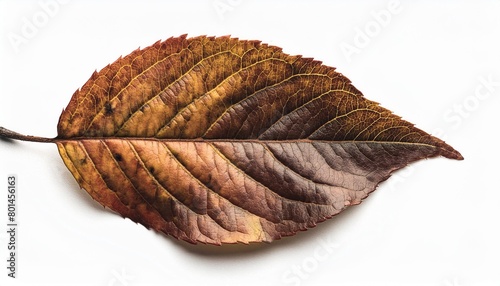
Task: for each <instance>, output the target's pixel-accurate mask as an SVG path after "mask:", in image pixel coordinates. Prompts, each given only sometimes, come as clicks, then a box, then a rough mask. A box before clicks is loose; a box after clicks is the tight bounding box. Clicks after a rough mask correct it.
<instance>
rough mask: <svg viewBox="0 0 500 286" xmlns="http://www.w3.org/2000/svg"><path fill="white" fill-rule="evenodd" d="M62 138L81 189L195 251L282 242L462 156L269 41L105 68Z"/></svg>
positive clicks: (150, 54) (162, 45)
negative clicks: (416, 167) (396, 182)
mask: <svg viewBox="0 0 500 286" xmlns="http://www.w3.org/2000/svg"><path fill="white" fill-rule="evenodd" d="M0 135H1V136H3V137H8V138H13V139H20V140H28V141H39V142H53V143H56V144H57V147H58V149H59V153H60V154H61V157H62V159H63V160H64V163H65V164H66V166H67V167H68V169H69V170H70V171H71V173H72V174H73V176H74V177H75V179H76V180H77V181H78V183H79V184H80V186H81V187H82V188H83V189H85V190H86V191H87V192H88V193H89V194H90V195H91V196H92V198H94V199H95V200H96V201H98V202H99V203H100V204H102V205H103V206H105V207H108V208H110V209H112V210H114V211H116V212H118V213H119V214H121V215H122V216H124V217H128V218H130V219H132V220H134V221H136V222H139V223H141V224H143V225H145V226H146V227H148V228H153V229H155V230H157V231H161V232H164V233H166V234H170V235H172V236H174V237H176V238H178V239H182V240H185V241H187V242H190V243H198V242H202V243H209V244H221V243H236V242H243V243H248V242H259V241H266V242H270V241H273V240H275V239H279V238H281V237H283V236H289V235H293V234H295V233H297V232H298V231H300V230H305V229H308V228H311V227H314V226H316V224H317V223H318V222H321V221H324V220H326V219H328V218H330V217H332V216H334V215H336V214H338V213H339V212H341V211H342V210H344V209H345V208H347V207H348V206H351V205H356V204H359V203H360V202H361V200H363V199H364V198H366V197H367V196H368V194H369V193H370V192H372V191H373V190H374V189H375V188H376V187H377V185H378V184H379V183H380V182H381V181H384V180H386V179H387V178H388V177H389V176H390V174H391V173H392V172H393V171H395V170H397V169H400V168H402V167H404V166H406V165H407V164H409V163H411V162H413V161H416V160H419V159H423V158H429V157H435V156H439V155H441V156H444V157H447V158H451V159H458V160H461V159H463V158H462V156H461V155H460V153H458V152H457V151H456V150H454V149H453V148H452V147H451V146H449V145H447V144H446V143H444V142H443V141H441V140H439V139H437V138H435V137H433V136H431V135H429V134H427V133H425V132H424V131H422V130H420V129H417V128H415V127H414V126H413V124H411V123H409V122H406V121H404V120H402V119H401V118H400V117H399V116H396V115H394V114H393V113H392V112H391V111H389V110H387V109H385V108H382V107H380V106H379V105H378V103H375V102H373V101H370V100H367V99H365V98H364V97H363V95H362V94H361V92H359V91H358V90H357V89H356V88H354V87H353V86H352V85H351V83H350V81H349V80H348V79H347V78H346V77H345V76H343V75H342V74H340V73H338V72H336V71H335V69H334V68H331V67H327V66H324V65H322V64H321V62H319V61H315V60H313V59H308V58H303V57H301V56H290V55H287V54H285V53H283V52H282V51H281V49H280V48H278V47H274V46H269V45H266V44H261V43H260V42H258V41H241V40H238V39H235V38H229V37H219V38H214V37H204V36H201V37H196V38H186V36H181V37H178V38H170V39H168V40H166V41H163V42H157V43H155V44H154V45H152V46H150V47H147V48H145V49H142V50H136V51H134V52H132V53H131V54H129V55H128V56H126V57H123V58H119V59H118V60H117V61H116V62H114V63H113V64H111V65H108V66H107V67H105V68H104V69H102V70H101V71H100V72H95V73H94V74H93V75H92V76H91V78H90V79H89V80H88V81H87V83H85V85H84V86H83V87H82V88H81V89H80V90H78V91H76V92H75V94H74V95H73V97H72V98H71V101H70V103H69V105H68V106H67V108H66V109H65V110H64V111H63V113H62V114H61V117H60V120H59V124H58V136H57V137H56V138H53V139H47V138H40V137H33V136H25V135H21V134H18V133H15V132H12V131H9V130H7V129H4V128H1V129H0Z"/></svg>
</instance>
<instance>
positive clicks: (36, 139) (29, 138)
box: [0, 127, 56, 143]
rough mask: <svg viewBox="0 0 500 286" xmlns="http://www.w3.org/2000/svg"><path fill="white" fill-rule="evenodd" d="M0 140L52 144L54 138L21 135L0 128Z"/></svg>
mask: <svg viewBox="0 0 500 286" xmlns="http://www.w3.org/2000/svg"><path fill="white" fill-rule="evenodd" d="M0 138H7V139H15V140H22V141H29V142H41V143H54V142H56V140H55V139H54V138H45V137H38V136H31V135H23V134H20V133H17V132H14V131H11V130H9V129H6V128H3V127H0Z"/></svg>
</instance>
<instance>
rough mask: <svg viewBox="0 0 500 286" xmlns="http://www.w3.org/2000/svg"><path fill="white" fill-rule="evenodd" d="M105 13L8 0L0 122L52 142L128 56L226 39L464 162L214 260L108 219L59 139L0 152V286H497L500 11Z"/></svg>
mask: <svg viewBox="0 0 500 286" xmlns="http://www.w3.org/2000/svg"><path fill="white" fill-rule="evenodd" d="M97 2H98V1H85V2H84V1H68V2H67V3H63V2H62V1H61V2H56V0H40V1H5V0H3V1H0V36H1V38H0V41H1V42H0V47H1V49H0V65H1V66H0V126H4V127H7V128H9V129H12V130H15V131H17V132H20V133H24V134H30V135H38V136H45V137H55V136H56V135H57V134H56V125H57V121H58V118H59V114H60V112H61V111H62V109H63V108H64V107H65V106H66V104H67V103H68V102H69V99H70V98H71V95H72V94H73V92H74V91H75V90H76V89H77V88H79V87H80V86H82V85H83V84H84V83H85V81H86V80H87V79H88V78H89V77H90V75H91V74H92V72H93V71H94V70H96V69H97V70H100V69H101V68H103V67H104V66H105V65H107V64H108V63H111V62H113V61H114V60H115V59H117V58H118V57H119V56H120V55H126V54H128V53H130V52H131V51H132V50H134V49H136V48H138V47H146V46H149V45H151V44H153V43H154V42H156V41H157V40H160V39H166V38H168V37H171V36H179V35H181V34H185V33H187V34H189V35H190V36H197V35H215V36H221V35H233V36H235V37H239V38H241V39H259V40H261V41H263V42H265V43H269V44H272V45H277V46H280V47H282V48H283V49H284V51H285V52H287V53H290V54H302V55H304V56H307V57H314V58H316V59H318V60H321V61H323V62H324V63H325V64H326V65H330V66H335V67H337V68H338V71H340V72H342V73H343V74H344V75H346V76H347V77H348V78H350V79H351V80H352V81H353V83H354V85H355V86H356V87H357V88H358V89H360V90H361V91H362V92H363V93H364V94H365V96H366V97H367V98H369V99H371V100H375V101H377V102H380V103H381V104H382V106H384V107H386V108H389V109H391V110H393V111H394V112H395V113H396V114H398V115H401V116H403V118H404V119H406V120H409V121H411V122H413V123H415V124H416V125H417V126H418V127H419V128H421V129H423V130H426V131H428V132H430V133H432V134H434V135H436V136H438V137H440V138H443V139H445V140H446V141H447V142H448V143H449V144H451V145H452V146H453V147H455V148H456V149H457V150H459V151H460V152H461V153H462V154H463V156H464V157H465V160H464V161H454V160H447V159H444V158H437V159H432V160H424V161H421V162H418V163H415V164H412V165H411V166H409V167H407V168H406V169H403V170H401V171H399V172H397V173H396V174H395V175H394V176H393V177H391V178H390V179H389V180H388V181H386V182H384V183H382V184H381V185H380V186H379V188H378V189H377V190H376V191H375V192H374V193H373V194H372V195H371V196H370V197H369V198H368V199H366V200H365V201H364V202H363V203H362V204H361V205H360V206H356V207H353V208H351V209H349V210H347V211H346V212H345V213H343V214H341V215H339V216H337V217H335V218H334V219H331V220H329V221H327V222H324V223H322V224H320V225H319V226H318V227H316V228H315V229H312V230H309V231H307V232H305V233H300V234H299V235H297V236H295V237H291V238H285V239H283V240H281V241H277V242H274V243H272V244H254V245H249V246H244V245H239V246H238V245H237V246H234V245H233V246H224V247H214V246H204V245H200V246H192V245H188V244H187V243H184V242H178V241H175V240H174V239H173V238H171V237H167V236H164V235H160V234H157V233H155V232H153V231H148V230H146V229H145V228H144V227H142V226H141V225H137V224H135V223H133V222H131V221H130V220H128V219H123V218H121V217H120V216H118V215H115V214H114V213H112V212H110V211H108V210H104V209H103V208H102V207H100V205H99V204H98V203H96V202H95V201H93V200H92V199H91V198H90V196H88V195H87V193H86V192H84V191H83V190H80V189H79V187H78V185H77V183H76V182H75V180H74V179H73V177H72V176H71V174H70V173H69V171H67V169H66V168H65V166H64V164H63V162H62V160H61V159H60V158H59V154H58V152H57V148H56V146H55V145H53V144H38V143H25V142H15V143H8V142H4V141H0V160H1V161H0V162H1V163H0V188H1V192H0V223H1V224H2V225H4V226H1V227H0V230H1V232H0V260H1V261H2V262H1V263H0V285H9V286H10V285H119V286H133V285H216V284H217V285H326V284H328V285H398V286H399V285H439V286H459V285H460V286H466V285H492V286H493V285H495V286H499V285H500V271H499V269H500V188H499V186H498V177H499V167H498V166H499V162H500V155H499V152H498V149H497V148H498V139H499V131H498V130H499V129H498V123H499V118H498V117H499V116H498V107H499V103H500V100H499V97H500V17H499V15H500V2H499V1H439V3H436V2H437V1H430V0H429V1H401V3H399V2H395V3H393V4H390V3H391V1H389V0H387V1H386V0H384V1H329V2H327V1H281V2H278V1H274V2H272V3H270V2H271V1H249V0H206V1H176V2H174V1H163V2H160V1H158V2H153V1H137V2H133V1H107V2H105V3H104V4H99V3H97ZM48 3H49V4H48ZM398 3H399V4H398ZM391 5H393V6H391ZM47 7H49V8H47ZM388 7H389V8H388ZM381 11H384V12H381ZM363 35H365V36H363ZM347 47H350V48H351V51H355V52H353V53H352V54H349V53H348V52H346V51H347ZM353 49H354V50H353ZM485 81H486V82H487V81H490V82H492V84H490V85H485V84H484V82H485ZM495 112H496V114H495ZM8 174H16V175H17V176H18V201H17V204H18V216H17V220H18V222H19V229H18V237H17V239H18V247H19V252H18V269H17V276H18V278H16V279H11V278H8V277H7V269H6V263H5V260H6V259H7V255H8V254H7V239H8V237H7V234H6V223H7V210H6V205H7V198H6V191H7V186H6V184H7V175H8Z"/></svg>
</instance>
